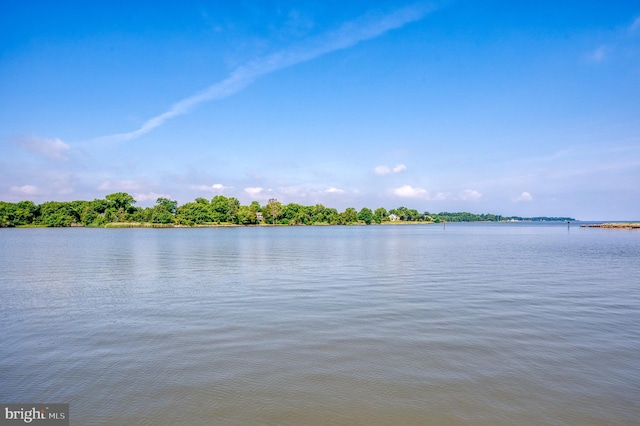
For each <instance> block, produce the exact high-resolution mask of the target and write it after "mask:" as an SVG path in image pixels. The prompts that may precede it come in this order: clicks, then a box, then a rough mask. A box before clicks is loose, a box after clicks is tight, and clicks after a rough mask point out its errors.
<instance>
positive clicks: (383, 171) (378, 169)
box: [373, 166, 391, 176]
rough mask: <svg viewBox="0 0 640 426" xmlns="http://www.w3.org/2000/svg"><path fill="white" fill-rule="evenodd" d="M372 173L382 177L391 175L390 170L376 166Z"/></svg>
mask: <svg viewBox="0 0 640 426" xmlns="http://www.w3.org/2000/svg"><path fill="white" fill-rule="evenodd" d="M373 172H374V173H375V174H377V175H380V176H382V175H388V174H389V173H391V169H390V168H389V167H387V166H377V167H376V168H375V169H373Z"/></svg>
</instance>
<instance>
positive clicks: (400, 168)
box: [373, 164, 407, 176]
mask: <svg viewBox="0 0 640 426" xmlns="http://www.w3.org/2000/svg"><path fill="white" fill-rule="evenodd" d="M405 170H407V166H405V165H404V164H396V166H395V167H394V168H390V167H388V166H376V168H374V169H373V172H374V173H375V174H377V175H379V176H384V175H388V174H389V173H392V172H393V173H401V172H404V171H405Z"/></svg>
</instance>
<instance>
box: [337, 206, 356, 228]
mask: <svg viewBox="0 0 640 426" xmlns="http://www.w3.org/2000/svg"><path fill="white" fill-rule="evenodd" d="M340 215H341V216H342V222H343V223H344V224H345V225H349V224H351V223H355V222H357V221H358V212H357V211H356V209H354V208H353V207H347V208H346V210H345V211H343V212H342V213H341V214H340Z"/></svg>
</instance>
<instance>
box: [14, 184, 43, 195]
mask: <svg viewBox="0 0 640 426" xmlns="http://www.w3.org/2000/svg"><path fill="white" fill-rule="evenodd" d="M11 192H15V193H17V194H24V195H35V194H37V193H38V192H39V191H38V188H37V187H35V186H33V185H22V186H12V187H11Z"/></svg>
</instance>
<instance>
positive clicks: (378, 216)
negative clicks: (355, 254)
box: [0, 192, 573, 227]
mask: <svg viewBox="0 0 640 426" xmlns="http://www.w3.org/2000/svg"><path fill="white" fill-rule="evenodd" d="M135 204H136V200H135V199H134V198H133V197H132V196H131V195H129V194H127V193H126V192H116V193H113V194H109V195H107V196H106V197H105V198H104V199H95V200H93V201H48V202H45V203H42V204H35V203H33V202H32V201H20V202H17V203H9V202H5V201H0V227H16V226H46V227H67V226H92V227H101V226H108V225H109V224H112V223H131V224H134V223H151V224H159V225H166V226H170V225H183V226H196V225H223V224H233V225H257V224H273V225H352V224H367V225H369V224H372V223H378V224H380V223H383V222H389V221H403V222H441V221H447V222H463V221H464V222H472V221H501V220H536V219H537V220H573V219H571V218H530V219H527V218H516V217H503V216H499V215H494V214H480V215H478V214H473V213H466V212H462V213H446V212H444V213H438V214H434V213H429V212H423V213H420V212H418V211H417V210H415V209H408V208H406V207H398V208H396V209H391V210H389V211H387V210H386V209H385V208H384V207H379V208H377V209H375V210H371V209H370V208H368V207H363V208H362V209H360V210H359V211H358V210H356V209H355V208H353V207H348V208H347V209H345V210H344V211H343V212H338V210H336V209H335V208H331V207H325V206H323V205H322V204H316V205H314V206H303V205H300V204H295V203H289V204H282V203H280V202H279V201H277V200H275V199H271V200H269V202H268V203H266V204H265V205H260V203H259V202H257V201H252V202H251V204H249V205H241V204H240V201H238V199H237V198H235V197H226V196H224V195H216V196H214V197H213V198H212V199H211V200H208V199H206V198H196V199H195V200H194V201H191V202H188V203H185V204H183V205H180V206H179V205H178V202H177V201H175V200H170V199H168V198H164V197H160V198H158V199H157V200H156V204H155V205H154V206H153V207H137V206H135Z"/></svg>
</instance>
